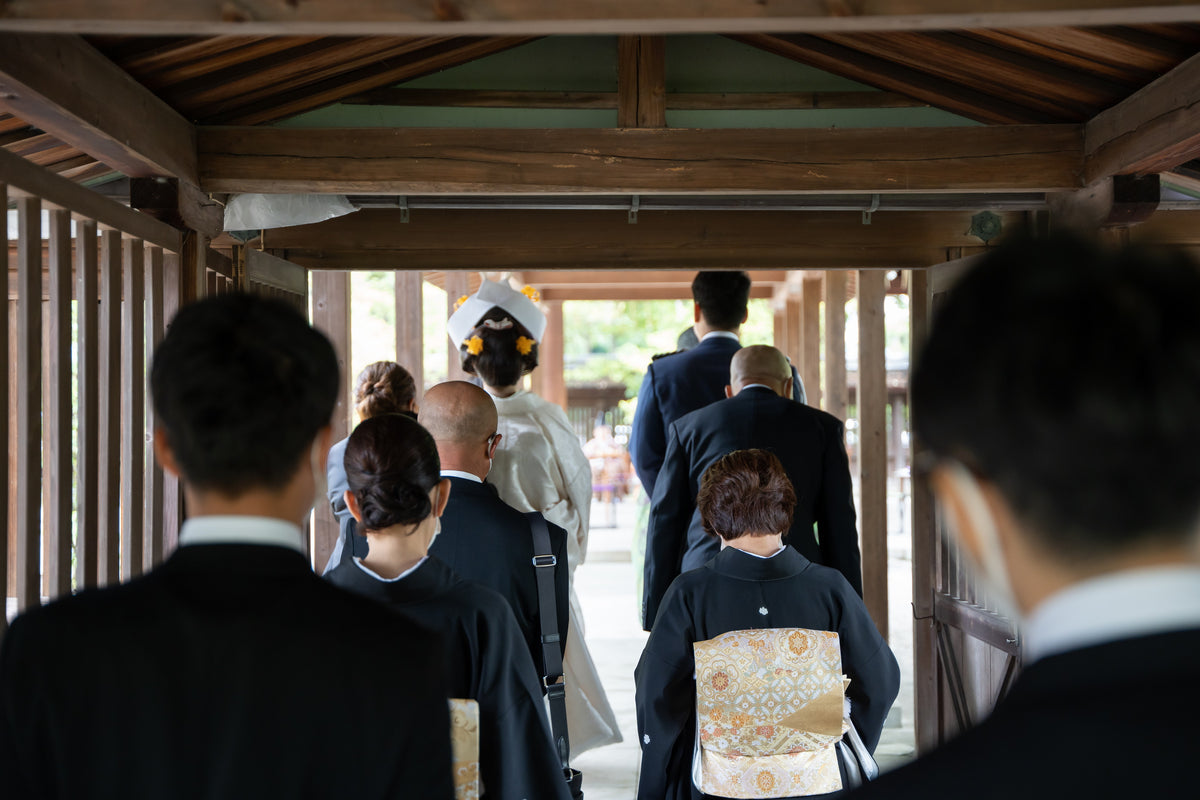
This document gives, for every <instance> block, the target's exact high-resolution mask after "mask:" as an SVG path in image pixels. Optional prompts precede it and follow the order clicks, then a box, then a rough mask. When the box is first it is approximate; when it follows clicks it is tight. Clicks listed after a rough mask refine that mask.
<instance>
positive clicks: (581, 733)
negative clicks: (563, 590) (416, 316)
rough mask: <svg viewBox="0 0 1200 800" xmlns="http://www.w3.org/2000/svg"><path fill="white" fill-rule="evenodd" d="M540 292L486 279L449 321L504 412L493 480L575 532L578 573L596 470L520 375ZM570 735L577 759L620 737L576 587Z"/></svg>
mask: <svg viewBox="0 0 1200 800" xmlns="http://www.w3.org/2000/svg"><path fill="white" fill-rule="evenodd" d="M535 297H536V292H535V291H534V290H533V289H531V288H528V287H526V289H525V291H522V292H518V291H516V290H515V289H513V288H511V287H510V286H509V285H508V284H506V283H496V282H493V281H487V280H485V281H484V282H483V283H482V285H481V286H480V287H479V291H478V292H476V293H475V294H474V295H472V296H470V297H466V298H463V300H462V302H461V304H460V305H459V307H458V309H457V310H456V311H455V312H454V315H453V316H452V317H451V318H450V320H449V322H448V323H447V324H446V331H447V333H448V334H449V336H450V340H451V342H452V343H453V344H454V346H455V347H457V348H458V350H459V355H460V357H461V359H462V367H463V370H464V371H465V372H467V373H468V374H470V375H477V376H478V377H479V379H480V381H481V382H482V383H483V388H484V389H486V390H487V392H488V394H490V395H491V396H492V400H494V401H495V403H496V412H497V414H498V415H499V427H498V431H499V433H501V434H502V435H503V436H502V438H501V440H500V441H501V446H500V449H499V450H497V451H496V455H495V459H494V460H493V462H492V469H491V472H489V473H488V478H487V482H488V483H489V484H491V485H493V486H495V487H496V490H497V492H499V494H500V499H502V500H503V501H504V502H506V503H508V504H509V505H510V506H512V507H513V508H516V509H517V510H518V511H540V512H541V513H542V514H543V515H544V516H545V517H546V519H547V520H549V521H550V522H552V523H554V524H555V525H558V526H559V527H561V528H562V529H563V530H565V531H566V532H567V561H568V562H569V563H568V569H569V571H570V573H571V574H572V576H573V575H574V572H575V569H576V568H577V567H578V566H579V565H580V564H582V563H583V560H584V557H585V556H586V554H587V537H588V519H589V517H590V515H591V507H592V468H591V464H590V463H589V462H588V460H587V456H585V455H584V454H583V446H582V445H581V444H580V443H579V437H578V436H577V435H576V434H575V431H574V429H573V428H572V427H571V423H570V422H569V421H568V420H567V415H566V414H565V413H564V412H563V410H562V409H561V408H559V407H558V406H557V405H555V404H554V403H551V402H549V401H547V400H544V399H542V398H541V397H538V396H537V395H535V394H532V393H530V392H526V391H525V390H524V389H522V388H521V379H522V378H523V377H524V376H525V375H528V374H529V373H531V372H533V370H534V368H536V367H537V365H538V344H539V342H540V340H541V338H542V334H543V333H545V330H546V317H545V315H543V314H542V312H541V310H540V309H539V308H538V307H537V305H535V304H534V298H535ZM563 666H564V671H565V676H566V710H567V729H568V733H569V736H570V744H571V753H572V754H575V755H578V754H579V753H582V752H584V751H585V750H589V749H591V748H594V747H600V746H601V745H606V744H612V743H614V742H619V741H621V732H620V728H619V727H618V725H617V718H616V715H615V714H614V713H613V711H612V707H611V706H610V705H609V703H608V697H607V696H606V695H605V693H604V687H603V685H601V683H600V676H599V674H597V672H596V667H595V665H594V664H593V663H592V657H591V654H590V653H589V652H588V649H587V645H586V644H585V642H584V639H583V614H582V612H581V610H580V607H579V601H578V598H577V597H576V595H575V589H574V582H573V581H572V588H571V615H570V628H569V629H568V631H567V637H566V645H565V647H564V651H563Z"/></svg>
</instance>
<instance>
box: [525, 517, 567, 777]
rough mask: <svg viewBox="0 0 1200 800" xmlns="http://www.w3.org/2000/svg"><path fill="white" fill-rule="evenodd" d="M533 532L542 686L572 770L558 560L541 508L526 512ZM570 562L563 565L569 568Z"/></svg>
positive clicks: (561, 748)
mask: <svg viewBox="0 0 1200 800" xmlns="http://www.w3.org/2000/svg"><path fill="white" fill-rule="evenodd" d="M525 516H526V517H528V518H529V527H530V529H531V530H532V531H533V554H534V555H533V567H534V572H535V573H536V574H537V590H538V617H540V618H541V621H542V670H543V675H542V685H543V686H544V687H545V688H546V698H547V699H548V700H549V701H550V733H551V735H552V736H553V737H554V747H555V749H556V750H557V751H558V757H559V759H561V760H562V767H563V769H564V770H568V769H570V766H569V762H570V757H571V740H570V739H569V738H568V736H567V702H566V681H565V679H564V678H563V661H562V653H563V643H562V640H561V637H560V636H559V634H558V604H557V603H555V602H554V570H555V569H557V568H558V559H557V558H555V556H554V551H553V549H551V547H550V529H549V528H547V527H546V519H545V517H543V516H542V515H541V514H540V513H539V512H537V511H530V512H527V513H526V514H525ZM566 566H567V565H566V564H563V568H564V569H566Z"/></svg>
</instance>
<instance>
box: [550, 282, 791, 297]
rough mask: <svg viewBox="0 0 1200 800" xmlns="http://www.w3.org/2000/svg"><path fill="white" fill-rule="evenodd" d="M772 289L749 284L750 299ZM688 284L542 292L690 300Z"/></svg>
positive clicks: (765, 294) (634, 285)
mask: <svg viewBox="0 0 1200 800" xmlns="http://www.w3.org/2000/svg"><path fill="white" fill-rule="evenodd" d="M773 291H774V289H773V287H771V286H751V287H750V298H751V299H752V300H757V299H763V300H768V299H770V297H771V292H773ZM691 299H692V290H691V287H690V286H675V287H671V286H643V285H642V284H640V283H630V284H625V285H615V286H579V287H567V288H561V289H547V290H545V291H544V292H542V300H543V301H553V300H691Z"/></svg>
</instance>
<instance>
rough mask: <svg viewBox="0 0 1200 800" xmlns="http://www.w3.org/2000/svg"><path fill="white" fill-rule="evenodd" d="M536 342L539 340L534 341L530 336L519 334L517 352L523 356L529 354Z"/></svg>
mask: <svg viewBox="0 0 1200 800" xmlns="http://www.w3.org/2000/svg"><path fill="white" fill-rule="evenodd" d="M535 344H537V342H535V341H533V339H530V338H529V337H528V336H518V337H517V352H518V353H520V354H521V355H523V356H527V355H529V351H530V350H532V349H533V346H534V345H535Z"/></svg>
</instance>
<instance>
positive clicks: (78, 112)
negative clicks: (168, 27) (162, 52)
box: [0, 33, 196, 183]
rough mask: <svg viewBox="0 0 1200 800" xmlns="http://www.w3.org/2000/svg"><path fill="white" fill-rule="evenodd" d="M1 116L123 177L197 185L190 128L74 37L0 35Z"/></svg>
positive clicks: (142, 87) (186, 122)
mask: <svg viewBox="0 0 1200 800" xmlns="http://www.w3.org/2000/svg"><path fill="white" fill-rule="evenodd" d="M0 108H3V109H4V110H6V111H8V112H10V113H12V114H13V115H14V116H17V117H20V118H21V119H23V120H25V121H26V122H28V123H30V124H31V125H35V126H36V127H38V128H41V129H42V130H43V131H46V132H47V133H49V134H51V135H53V136H54V137H55V138H57V139H59V140H61V141H63V142H65V143H67V144H69V145H71V146H72V147H75V148H78V149H79V150H82V151H83V152H85V153H87V154H88V155H90V156H93V157H94V158H96V159H97V160H98V161H102V162H104V163H105V164H107V165H108V166H110V167H112V168H113V169H116V170H119V171H120V172H123V173H125V174H126V175H130V176H133V177H143V176H153V175H170V176H174V177H177V178H180V179H182V180H184V181H187V182H189V183H195V182H196V135H195V128H193V126H192V124H191V123H190V122H188V121H187V120H186V119H184V118H183V117H182V116H180V115H179V113H178V112H176V111H175V110H174V109H172V108H171V107H170V106H168V105H167V104H166V103H164V102H163V101H162V100H160V99H159V98H158V97H156V96H155V95H154V94H153V93H152V92H151V91H150V90H149V89H146V88H145V87H144V86H142V85H141V84H139V83H138V82H137V81H135V80H134V79H133V78H132V77H130V76H129V75H128V74H127V73H126V72H124V71H123V70H122V69H121V68H120V67H118V66H117V65H116V64H114V63H113V62H111V61H109V60H108V59H107V58H105V57H104V56H103V55H101V54H100V52H99V51H98V50H96V49H95V48H94V47H92V46H91V45H90V44H88V43H87V42H85V41H84V40H83V39H82V38H80V37H78V36H52V35H44V34H28V33H23V34H13V33H0Z"/></svg>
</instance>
